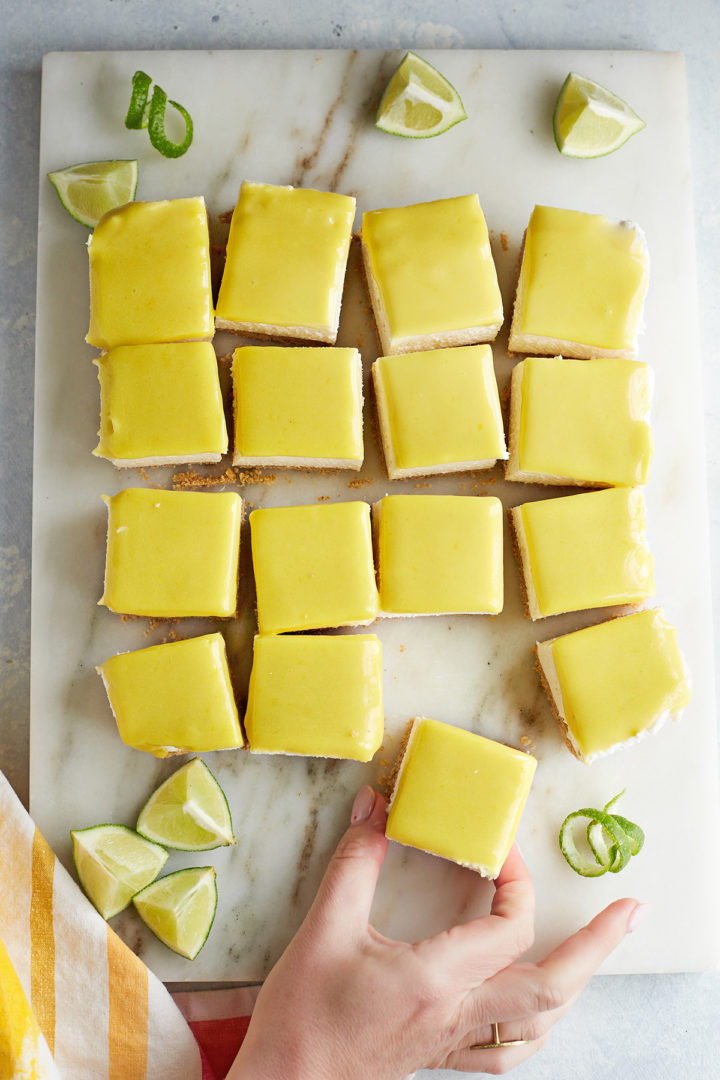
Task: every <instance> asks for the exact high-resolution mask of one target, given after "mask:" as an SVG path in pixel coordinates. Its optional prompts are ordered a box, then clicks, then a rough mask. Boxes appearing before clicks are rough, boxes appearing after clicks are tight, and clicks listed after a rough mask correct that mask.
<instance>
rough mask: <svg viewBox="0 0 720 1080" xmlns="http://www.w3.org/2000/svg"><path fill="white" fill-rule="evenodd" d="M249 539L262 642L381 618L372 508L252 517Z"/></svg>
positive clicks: (289, 510)
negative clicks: (284, 634)
mask: <svg viewBox="0 0 720 1080" xmlns="http://www.w3.org/2000/svg"><path fill="white" fill-rule="evenodd" d="M250 533H251V537H252V555H253V567H254V571H255V584H256V586H257V608H258V625H259V628H260V633H261V634H277V633H282V632H283V631H286V630H311V629H315V628H318V627H323V626H349V625H351V624H353V623H366V622H371V621H372V620H373V619H374V618H375V617H376V616H377V612H378V595H377V588H376V586H375V569H374V566H373V553H372V538H371V532H370V507H369V506H368V504H367V503H365V502H346V503H327V504H325V505H320V506H282V507H273V508H271V509H263V510H254V511H253V512H252V514H251V515H250Z"/></svg>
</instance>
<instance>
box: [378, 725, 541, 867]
mask: <svg viewBox="0 0 720 1080" xmlns="http://www.w3.org/2000/svg"><path fill="white" fill-rule="evenodd" d="M536 765H537V762H536V761H535V758H533V757H530V755H529V754H524V753H522V752H521V751H520V750H513V749H512V748H511V747H509V746H505V745H504V744H503V743H498V742H493V741H492V740H491V739H485V738H483V736H482V735H474V734H473V733H472V732H470V731H464V730H463V729H462V728H456V727H452V725H450V724H441V723H440V722H439V721H437V720H427V719H425V718H423V717H421V718H418V719H416V720H414V721H413V725H412V730H411V732H410V736H409V739H408V742H407V745H406V747H405V750H404V753H403V755H402V759H401V761H400V765H399V770H398V773H397V777H396V780H395V787H394V790H393V793H392V798H391V800H390V813H389V815H388V820H387V828H386V830H385V832H386V835H387V836H388V837H389V838H390V839H391V840H397V841H398V843H400V844H408V845H409V846H410V847H415V848H420V849H421V850H422V851H428V852H430V853H431V854H433V855H441V856H442V857H443V858H445V859H452V861H453V862H456V863H460V865H461V866H469V867H470V868H471V869H472V870H477V871H478V872H479V873H480V874H482V875H483V877H487V878H496V877H497V876H498V874H499V873H500V870H501V869H502V865H503V863H504V862H505V859H506V858H507V856H508V853H509V851H510V848H511V847H512V843H513V840H514V839H515V833H516V832H517V828H518V825H519V824H520V818H521V817H522V812H523V810H524V808H525V803H526V801H527V797H528V793H529V791H530V786H531V784H532V780H533V776H534V774H535V768H536Z"/></svg>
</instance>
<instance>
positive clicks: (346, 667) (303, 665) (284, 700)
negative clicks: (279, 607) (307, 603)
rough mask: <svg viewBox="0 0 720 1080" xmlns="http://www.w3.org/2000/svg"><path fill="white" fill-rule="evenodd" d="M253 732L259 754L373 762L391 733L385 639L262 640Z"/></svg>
mask: <svg viewBox="0 0 720 1080" xmlns="http://www.w3.org/2000/svg"><path fill="white" fill-rule="evenodd" d="M245 730H246V732H247V737H248V742H249V743H250V749H251V750H252V751H253V752H254V753H256V754H308V755H311V756H313V757H333V758H352V759H354V760H355V761H370V759H371V758H372V756H373V755H374V754H375V751H376V750H377V749H378V748H379V746H380V744H381V742H382V738H383V697H382V648H381V645H380V641H379V639H378V638H377V637H375V635H374V634H342V635H338V636H331V635H328V634H292V635H276V634H270V635H268V636H267V637H256V638H255V651H254V656H253V666H252V672H251V675H250V688H249V691H248V706H247V712H246V713H245Z"/></svg>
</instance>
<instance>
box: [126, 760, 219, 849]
mask: <svg viewBox="0 0 720 1080" xmlns="http://www.w3.org/2000/svg"><path fill="white" fill-rule="evenodd" d="M137 831H138V832H139V833H140V835H141V836H145V837H147V839H148V840H154V841H155V843H157V844H164V845H165V846H166V847H170V848H177V849H179V850H180V851H207V850H209V849H210V848H216V847H225V846H227V845H228V844H234V843H235V837H234V835H233V829H232V820H231V818H230V809H229V807H228V803H227V799H226V798H225V794H224V792H223V790H222V788H221V787H220V785H219V784H218V782H217V780H216V779H215V777H214V776H213V774H212V773H211V772H210V770H209V769H208V767H207V765H206V764H205V762H204V761H202V759H201V758H193V760H192V761H188V763H187V764H186V765H183V766H182V768H180V769H177V770H176V772H174V773H173V774H172V776H169V777H168V779H167V780H165V782H164V783H162V784H161V785H160V787H159V788H158V789H157V790H156V791H155V792H153V794H152V795H151V796H150V798H149V799H148V801H147V802H146V803H145V806H144V807H143V808H142V810H141V811H140V817H139V818H138V823H137Z"/></svg>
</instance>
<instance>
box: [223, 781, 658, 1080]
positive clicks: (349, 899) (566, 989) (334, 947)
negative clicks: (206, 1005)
mask: <svg viewBox="0 0 720 1080" xmlns="http://www.w3.org/2000/svg"><path fill="white" fill-rule="evenodd" d="M385 821H386V806H385V800H384V799H383V798H382V796H380V795H378V794H377V793H376V792H374V791H373V790H372V789H371V788H369V787H365V788H362V789H361V790H360V792H359V793H358V796H357V798H356V800H355V804H354V806H353V813H352V824H351V825H350V828H349V829H348V831H347V832H346V833H345V835H344V837H343V838H342V840H341V841H340V844H339V845H338V848H337V850H336V852H335V854H334V856H333V858H332V860H331V862H330V865H329V866H328V869H327V872H326V873H325V876H324V878H323V880H322V883H321V885H320V888H319V890H318V894H317V896H316V898H315V901H314V903H313V906H312V907H311V909H310V911H309V912H308V915H307V917H306V919H305V921H304V922H303V924H302V926H301V927H300V929H299V931H298V932H297V934H296V935H295V937H294V938H293V940H292V941H291V942H290V945H289V946H288V948H287V949H286V950H285V952H284V953H283V955H282V956H281V958H280V960H279V961H278V963H277V964H276V965H275V967H274V968H273V970H272V971H271V973H270V975H269V977H268V979H267V981H266V983H265V985H264V986H263V988H262V990H261V992H260V995H259V997H258V1000H257V1004H256V1006H255V1011H254V1013H253V1017H252V1021H251V1023H250V1027H249V1030H248V1033H247V1036H246V1038H245V1041H244V1043H243V1045H242V1047H241V1049H240V1052H239V1054H238V1056H237V1058H236V1060H235V1062H234V1064H233V1067H232V1068H231V1070H230V1073H229V1074H228V1080H368V1078H370V1077H372V1080H400V1078H401V1077H403V1076H405V1075H406V1074H407V1073H410V1072H412V1071H413V1070H415V1069H419V1068H440V1067H445V1068H449V1069H460V1070H463V1071H466V1072H487V1073H502V1072H507V1070H508V1069H511V1068H512V1067H513V1066H514V1065H517V1064H519V1063H520V1062H521V1061H524V1060H525V1058H528V1057H530V1056H531V1055H532V1054H534V1053H535V1051H536V1050H538V1049H539V1048H540V1047H541V1046H542V1045H543V1043H544V1042H545V1041H546V1039H547V1038H548V1035H549V1033H550V1030H551V1028H552V1026H553V1024H555V1023H556V1022H557V1020H559V1019H560V1017H561V1016H563V1015H564V1014H565V1012H567V1010H568V1009H569V1008H570V1006H571V1005H572V1003H573V1002H574V1000H575V999H576V998H577V996H578V995H579V993H580V991H581V990H582V988H583V987H584V986H585V983H586V982H587V981H588V979H589V978H590V976H591V975H592V974H593V972H594V971H595V970H596V969H597V967H598V965H599V964H600V963H601V962H602V961H603V960H604V959H605V957H606V956H607V955H608V954H609V953H610V952H612V950H613V949H614V948H615V947H616V946H617V945H618V944H619V943H620V941H622V939H623V937H624V936H625V934H626V933H629V932H630V931H631V930H633V929H635V926H637V925H638V924H639V922H640V919H641V918H642V917H643V915H644V914H646V912H647V908H646V907H645V905H641V904H638V902H637V901H636V900H630V899H626V900H618V901H616V902H615V903H614V904H611V905H610V906H609V907H607V908H605V910H604V911H603V912H601V913H600V914H599V915H598V916H596V918H595V919H593V920H592V922H591V923H589V925H588V926H586V927H584V928H583V929H582V930H580V931H578V933H576V934H573V936H572V937H570V938H568V939H567V940H566V941H565V942H563V944H562V945H560V946H559V948H557V949H555V950H554V951H553V952H552V953H550V955H549V956H548V957H546V959H545V960H543V961H541V962H540V963H537V964H530V963H523V962H521V961H519V957H521V956H522V955H523V954H524V953H525V952H527V950H528V949H529V948H530V946H531V944H532V941H533V923H534V890H533V884H532V880H531V878H530V875H529V873H528V871H527V869H526V867H525V864H524V862H523V860H522V857H521V856H520V853H519V851H518V849H517V848H516V847H515V848H513V850H512V851H511V853H510V855H509V856H508V858H507V860H506V862H505V865H504V867H503V869H502V872H501V874H500V876H499V877H498V878H497V881H496V882H495V896H494V898H493V903H492V909H491V913H490V914H489V915H486V916H483V917H482V918H478V919H473V920H472V921H471V922H468V923H465V924H463V925H461V926H455V927H453V928H452V929H451V930H448V931H445V932H444V933H441V934H437V935H435V937H431V938H428V939H427V940H425V941H420V942H417V943H416V944H414V945H408V944H405V943H403V942H399V941H391V940H390V939H388V938H386V937H383V936H382V935H381V934H379V933H377V931H376V930H374V929H373V927H372V926H370V925H369V923H368V917H369V912H370V906H371V904H372V900H373V895H374V892H375V886H376V883H377V878H378V874H379V872H380V867H381V866H382V863H383V859H384V858H385V853H386V851H387V845H388V841H387V839H386V837H385ZM493 1023H497V1024H499V1034H500V1039H501V1040H503V1041H509V1040H513V1039H524V1040H527V1041H526V1042H525V1043H523V1044H522V1045H519V1046H512V1047H503V1048H500V1049H494V1048H493V1049H474V1048H473V1047H476V1046H477V1045H482V1044H485V1043H490V1042H492V1041H493V1027H492V1025H493Z"/></svg>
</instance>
